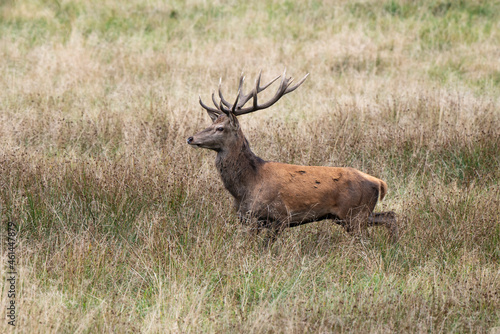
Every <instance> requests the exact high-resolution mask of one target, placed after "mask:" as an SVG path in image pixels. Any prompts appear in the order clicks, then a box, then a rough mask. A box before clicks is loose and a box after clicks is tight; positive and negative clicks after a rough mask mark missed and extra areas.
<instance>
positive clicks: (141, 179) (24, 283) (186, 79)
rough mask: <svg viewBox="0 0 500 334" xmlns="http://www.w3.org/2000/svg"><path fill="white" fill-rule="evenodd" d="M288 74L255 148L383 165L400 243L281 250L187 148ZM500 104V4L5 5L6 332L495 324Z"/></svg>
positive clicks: (328, 232) (379, 168)
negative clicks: (260, 87) (219, 93)
mask: <svg viewBox="0 0 500 334" xmlns="http://www.w3.org/2000/svg"><path fill="white" fill-rule="evenodd" d="M285 68H286V69H287V73H288V74H289V75H291V76H293V77H295V78H297V79H299V78H301V77H302V76H303V75H304V74H306V73H310V75H309V77H308V79H307V81H306V82H305V83H304V84H303V85H302V86H301V87H300V88H299V89H298V90H297V91H295V92H293V93H291V94H289V95H287V96H286V97H284V98H282V99H281V100H280V101H279V102H278V103H277V104H276V105H274V106H273V107H272V108H270V109H267V110H262V111H258V112H255V113H253V114H250V115H244V116H241V117H240V118H239V121H240V124H241V126H242V128H243V131H244V132H245V134H246V136H247V138H248V140H249V142H250V145H251V147H252V149H253V151H254V152H255V153H256V154H257V155H259V156H260V157H262V158H263V159H265V160H271V161H280V162H286V163H293V164H303V165H322V166H350V167H354V168H357V169H360V170H362V171H364V172H366V173H369V174H371V175H374V176H376V177H379V178H381V179H383V180H385V181H386V182H387V184H388V186H389V192H388V195H387V196H386V198H385V199H384V200H383V201H382V202H379V204H378V205H377V208H376V211H387V210H394V211H395V212H396V213H397V214H398V223H399V226H400V239H399V241H398V243H396V244H393V243H391V242H389V240H388V235H387V233H386V231H385V230H384V229H383V228H373V229H370V230H369V235H368V238H367V239H366V240H359V239H358V238H353V237H352V236H350V235H348V234H346V233H345V232H344V230H343V229H342V228H340V227H339V226H337V225H335V224H333V223H331V222H329V221H323V222H319V223H313V224H307V225H304V226H300V227H296V228H293V229H288V230H286V231H284V232H283V233H282V234H281V235H280V237H279V238H278V240H277V241H276V242H275V243H274V244H272V245H270V246H266V245H265V240H264V237H263V236H260V235H259V236H255V235H254V234H252V233H248V231H247V230H245V228H244V227H242V226H240V224H239V223H238V219H237V216H236V214H235V212H234V211H233V207H232V198H231V197H230V195H229V193H228V192H227V191H226V190H225V189H224V187H223V185H222V182H221V180H220V179H219V175H218V173H217V171H216V169H215V166H214V160H215V153H214V152H211V151H208V150H202V149H193V148H191V147H189V146H188V145H187V144H186V138H187V137H189V136H191V135H193V134H194V133H196V132H198V131H199V130H202V129H203V128H205V127H206V126H208V125H209V124H210V118H209V117H208V115H207V114H206V112H205V111H204V110H203V109H202V108H201V107H200V106H199V104H198V96H199V95H200V96H201V97H202V98H203V100H204V101H207V102H208V101H209V100H210V95H211V94H212V92H213V91H214V90H216V89H217V85H218V83H219V78H222V87H223V90H224V92H225V95H226V96H227V97H228V98H230V99H233V98H234V97H236V92H237V85H238V79H239V76H240V74H241V73H242V72H244V73H245V75H246V77H247V86H246V87H247V90H248V89H249V88H250V86H251V84H252V82H253V80H254V78H256V76H257V75H258V73H259V71H260V70H262V71H263V80H264V81H267V80H269V79H271V78H273V77H274V76H276V75H279V74H280V73H282V72H283V70H284V69H285ZM274 87H275V86H273V87H272V88H270V89H269V90H271V92H269V93H268V94H272V93H273V89H274ZM266 96H270V95H266V94H264V99H265V97H266ZM499 96H500V2H499V1H481V0H461V1H447V0H416V1H407V0H392V1H385V0H384V1H373V0H359V1H329V0H325V1H318V0H307V1H300V2H294V1H289V0H274V1H273V0H255V1H236V0H234V1H231V0H227V1H224V0H219V1H203V0H187V1H176V0H173V1H165V2H163V1H154V0H147V1H139V0H131V1H117V0H99V1H96V0H92V1H84V0H60V1H57V0H47V1H43V0H21V1H15V0H4V1H1V2H0V217H1V218H0V223H1V227H0V232H1V244H2V246H1V255H0V261H1V263H0V268H1V269H0V287H1V296H0V314H2V316H1V317H0V332H2V333H11V332H12V333H99V332H104V333H137V332H140V333H200V332H214V333H232V332H240V333H302V332H318V333H337V332H338V333H345V332H357V333H365V332H369V333H391V332H394V333H402V332H411V333H424V332H425V333H434V332H439V333H441V332H444V333H450V332H453V333H499V331H500V99H499ZM8 222H15V223H16V225H17V239H16V245H17V247H16V249H15V258H16V270H17V273H18V274H17V283H16V284H17V285H16V290H17V291H16V292H17V293H16V297H15V302H16V306H17V309H16V312H17V313H16V326H15V327H13V326H11V325H9V324H8V320H7V319H6V318H5V316H4V315H5V314H7V307H8V305H9V302H10V300H11V299H10V298H9V297H8V289H9V282H8V281H7V278H8V274H7V272H8V270H7V265H8V251H7V237H6V235H7V225H8Z"/></svg>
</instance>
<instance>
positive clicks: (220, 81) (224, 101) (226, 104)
mask: <svg viewBox="0 0 500 334" xmlns="http://www.w3.org/2000/svg"><path fill="white" fill-rule="evenodd" d="M221 86H222V78H220V79H219V97H220V101H221V102H222V103H223V104H224V105H225V106H226V107H227V108H231V107H232V106H233V105H232V104H231V103H229V102H228V101H226V99H225V98H224V96H222V90H221Z"/></svg>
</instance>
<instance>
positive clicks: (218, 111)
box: [199, 96, 220, 115]
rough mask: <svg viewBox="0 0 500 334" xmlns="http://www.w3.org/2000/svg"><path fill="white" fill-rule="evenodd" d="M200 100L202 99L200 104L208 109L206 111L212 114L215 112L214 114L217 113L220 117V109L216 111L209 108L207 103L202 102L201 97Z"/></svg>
mask: <svg viewBox="0 0 500 334" xmlns="http://www.w3.org/2000/svg"><path fill="white" fill-rule="evenodd" d="M199 98H200V101H199V102H200V105H201V106H202V107H203V108H204V109H206V110H208V111H211V112H213V113H215V114H217V115H220V110H218V109H214V108H211V107H209V106H207V105H206V104H205V103H203V101H202V100H201V96H199Z"/></svg>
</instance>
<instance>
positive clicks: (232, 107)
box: [200, 69, 309, 116]
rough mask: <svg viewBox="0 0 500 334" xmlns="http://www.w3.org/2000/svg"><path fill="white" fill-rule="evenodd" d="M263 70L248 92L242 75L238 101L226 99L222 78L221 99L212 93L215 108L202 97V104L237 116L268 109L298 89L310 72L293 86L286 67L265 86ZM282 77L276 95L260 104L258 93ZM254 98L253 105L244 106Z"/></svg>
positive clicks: (219, 111)
mask: <svg viewBox="0 0 500 334" xmlns="http://www.w3.org/2000/svg"><path fill="white" fill-rule="evenodd" d="M261 75H262V71H260V73H259V76H258V78H257V80H255V88H254V89H253V90H252V91H251V92H250V93H248V94H244V93H243V82H244V81H245V77H244V76H243V75H242V76H241V77H240V84H239V87H238V95H237V97H236V101H235V102H234V103H230V102H228V101H227V100H226V99H224V96H223V95H222V91H221V83H222V78H221V80H219V98H220V101H219V102H217V99H216V98H215V93H212V101H213V103H214V105H215V108H216V109H214V108H211V107H209V106H207V105H206V104H205V103H203V101H202V100H201V97H200V104H201V106H202V107H203V108H205V109H206V110H208V111H211V112H213V113H216V114H217V115H220V114H221V112H223V113H224V114H226V115H227V114H228V113H229V112H232V113H233V114H234V115H235V116H239V115H243V114H248V113H251V112H254V111H257V110H261V109H266V108H269V107H270V106H272V105H273V104H275V103H276V102H277V101H278V100H279V99H280V98H281V97H282V96H283V95H285V94H288V93H290V92H293V91H294V90H296V89H297V88H298V87H299V86H300V85H302V83H303V82H304V81H305V80H306V78H307V76H308V75H309V73H307V74H306V75H305V76H304V77H303V78H302V80H300V81H299V82H298V83H297V84H295V85H293V86H291V84H292V82H293V78H292V77H290V78H287V77H286V69H285V71H284V72H283V74H282V75H278V76H277V77H276V78H274V79H272V80H271V81H270V82H269V83H267V84H266V85H264V86H262V87H261V86H260V79H261ZM280 77H282V79H281V83H280V85H279V87H278V90H277V91H276V94H274V97H273V98H272V99H270V100H269V101H267V102H265V103H263V104H258V100H257V94H259V93H260V92H262V91H263V90H264V89H266V88H267V87H269V86H270V85H271V84H272V83H274V82H275V81H276V80H278V79H279V78H280ZM252 98H253V104H252V106H251V107H247V108H243V106H244V105H245V104H246V103H247V102H248V101H249V100H250V99H252Z"/></svg>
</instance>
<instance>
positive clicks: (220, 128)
mask: <svg viewBox="0 0 500 334" xmlns="http://www.w3.org/2000/svg"><path fill="white" fill-rule="evenodd" d="M216 130H217V131H224V128H223V127H222V126H219V127H218V128H217V129H216Z"/></svg>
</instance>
